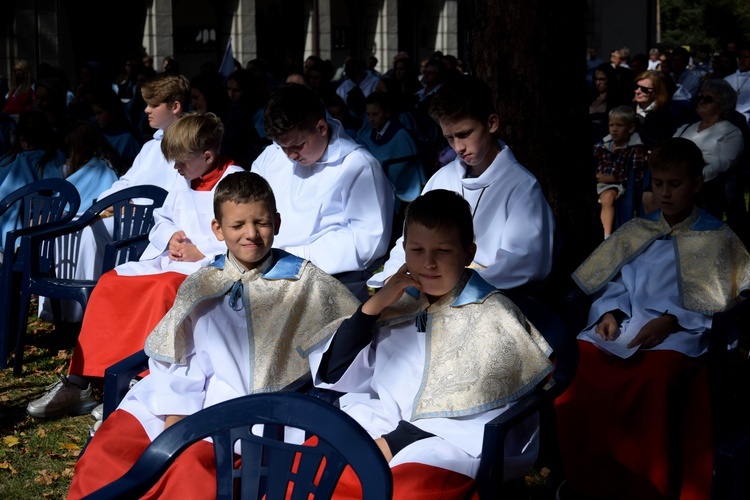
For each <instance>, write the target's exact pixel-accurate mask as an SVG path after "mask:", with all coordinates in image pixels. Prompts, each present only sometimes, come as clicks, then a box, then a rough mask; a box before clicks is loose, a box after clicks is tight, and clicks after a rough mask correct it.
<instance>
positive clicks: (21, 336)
mask: <svg viewBox="0 0 750 500" xmlns="http://www.w3.org/2000/svg"><path fill="white" fill-rule="evenodd" d="M30 301H31V294H30V293H28V292H27V291H26V290H22V291H21V303H20V304H19V308H18V324H17V325H16V357H15V360H14V361H13V375H14V376H16V377H20V376H21V375H22V374H23V348H24V346H25V345H26V327H27V326H28V320H29V302H30Z"/></svg>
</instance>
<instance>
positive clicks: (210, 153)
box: [203, 149, 216, 165]
mask: <svg viewBox="0 0 750 500" xmlns="http://www.w3.org/2000/svg"><path fill="white" fill-rule="evenodd" d="M203 158H205V159H206V163H208V164H209V165H213V163H214V160H216V155H215V154H214V152H213V151H211V150H210V149H207V150H206V151H204V152H203Z"/></svg>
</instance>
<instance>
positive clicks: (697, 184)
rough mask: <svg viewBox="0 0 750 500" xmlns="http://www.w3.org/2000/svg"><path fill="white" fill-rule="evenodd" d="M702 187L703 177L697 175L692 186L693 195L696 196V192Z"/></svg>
mask: <svg viewBox="0 0 750 500" xmlns="http://www.w3.org/2000/svg"><path fill="white" fill-rule="evenodd" d="M702 187H703V176H702V175H699V176H698V177H696V178H695V185H694V186H693V193H695V194H697V193H698V191H700V190H701V188H702Z"/></svg>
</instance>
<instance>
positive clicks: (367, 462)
mask: <svg viewBox="0 0 750 500" xmlns="http://www.w3.org/2000/svg"><path fill="white" fill-rule="evenodd" d="M256 424H263V425H264V426H265V427H268V426H273V425H274V424H278V425H281V426H289V427H293V428H297V429H302V430H304V431H307V432H308V433H311V434H313V435H315V436H317V438H318V443H317V444H316V445H311V446H305V445H298V444H292V443H286V442H284V441H283V440H276V439H271V438H269V437H264V436H259V435H256V434H254V433H253V432H252V427H253V426H254V425H256ZM264 434H265V435H266V436H268V433H267V432H266V431H265V430H264ZM209 436H210V437H211V438H212V440H213V443H214V450H215V453H216V471H217V498H219V499H231V498H237V497H238V496H239V497H240V498H252V499H256V498H257V499H260V498H264V497H265V498H269V499H278V498H285V494H286V492H287V487H288V486H290V484H292V483H293V486H294V489H293V492H292V494H291V499H292V500H297V499H307V498H308V497H309V496H310V495H313V496H314V497H315V498H330V497H331V494H332V492H333V490H334V488H335V486H336V483H337V482H338V479H339V477H340V475H341V473H342V471H343V470H344V467H346V466H347V465H349V466H351V468H352V469H353V470H354V472H355V473H356V475H357V477H358V478H359V480H360V482H361V485H362V492H363V498H364V499H365V500H370V499H377V498H384V499H387V498H391V495H392V477H391V473H390V469H389V467H388V464H387V462H386V461H385V458H384V457H383V454H382V453H381V452H380V451H379V449H378V447H377V445H376V444H375V441H374V440H373V439H372V438H371V437H370V436H369V434H367V432H366V431H365V430H364V429H363V428H362V427H361V426H360V425H359V424H357V423H356V422H355V421H354V419H352V418H351V417H350V416H348V415H347V414H345V413H344V412H342V411H341V410H339V409H338V408H336V407H334V406H331V405H330V404H328V403H326V402H323V401H320V400H318V399H316V398H314V397H311V396H306V395H303V394H296V393H272V394H253V395H250V396H243V397H240V398H235V399H232V400H229V401H225V402H223V403H219V404H217V405H214V406H210V407H208V408H206V409H204V410H201V411H199V412H198V413H195V414H193V415H191V416H189V417H188V418H186V419H184V420H181V421H180V422H178V423H176V424H175V425H173V426H171V427H170V428H169V429H167V430H165V431H164V432H163V433H162V434H160V435H159V436H157V438H156V439H155V440H154V441H153V442H152V443H151V445H149V447H148V448H147V449H146V451H144V453H143V454H142V455H141V457H140V458H139V459H138V461H137V462H136V463H135V464H134V465H133V467H131V468H130V470H129V471H128V472H127V473H126V474H125V475H124V476H122V477H121V478H120V479H118V480H117V481H115V482H113V483H111V484H109V485H107V486H105V487H103V488H101V489H100V490H98V491H96V492H94V493H92V494H91V495H89V496H87V497H86V498H88V499H112V498H137V497H139V496H141V495H142V494H143V493H145V492H146V491H147V490H148V489H149V488H150V487H151V486H152V485H153V484H154V483H155V482H156V481H157V480H158V479H159V477H161V476H162V474H163V473H164V472H165V471H166V469H167V468H168V467H169V466H170V465H171V464H172V462H174V460H175V459H176V457H177V455H179V453H180V452H182V451H183V450H185V449H186V448H187V447H188V446H189V445H190V444H192V443H194V442H196V441H198V440H201V439H203V438H205V437H209ZM238 441H239V447H238V448H239V449H240V450H241V456H242V462H241V464H242V465H241V467H240V468H235V465H234V464H235V461H236V458H235V455H234V451H235V449H237V448H235V444H236V443H237V442H238ZM297 460H299V463H298V465H297V466H296V467H295V466H294V464H295V462H296V461H297ZM323 460H325V464H323ZM321 467H323V472H322V474H321V475H320V478H319V480H318V479H316V476H317V475H318V473H319V469H320V468H321ZM236 495H237V496H236ZM287 498H289V497H287Z"/></svg>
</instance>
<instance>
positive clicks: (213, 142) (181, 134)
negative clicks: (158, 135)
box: [161, 112, 224, 161]
mask: <svg viewBox="0 0 750 500" xmlns="http://www.w3.org/2000/svg"><path fill="white" fill-rule="evenodd" d="M223 136H224V125H222V123H221V120H219V117H218V116H216V115H215V114H213V113H205V114H202V113H196V112H191V113H188V114H186V115H184V116H182V117H180V118H178V119H177V121H175V122H174V123H173V124H172V125H170V126H169V128H167V130H166V131H165V132H164V137H163V138H162V140H161V152H162V153H164V157H165V158H166V159H167V160H176V161H180V160H183V159H184V158H185V157H187V156H189V155H191V154H196V153H198V154H199V153H202V152H204V151H213V152H214V153H216V154H218V152H219V149H220V148H221V139H222V137H223Z"/></svg>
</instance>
